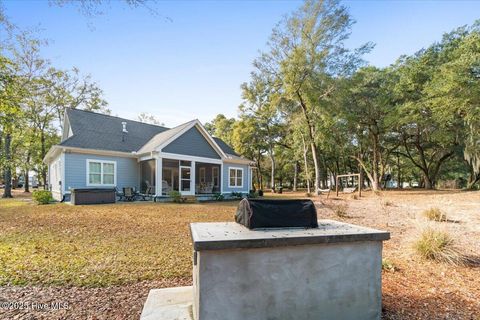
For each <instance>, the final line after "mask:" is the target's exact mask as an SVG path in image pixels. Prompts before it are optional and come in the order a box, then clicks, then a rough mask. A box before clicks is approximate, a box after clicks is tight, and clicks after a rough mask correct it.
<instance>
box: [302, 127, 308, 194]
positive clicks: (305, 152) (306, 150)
mask: <svg viewBox="0 0 480 320" xmlns="http://www.w3.org/2000/svg"><path fill="white" fill-rule="evenodd" d="M302 142H303V161H304V163H305V179H306V180H307V193H310V174H309V172H308V148H307V145H306V143H305V138H304V137H303V134H302Z"/></svg>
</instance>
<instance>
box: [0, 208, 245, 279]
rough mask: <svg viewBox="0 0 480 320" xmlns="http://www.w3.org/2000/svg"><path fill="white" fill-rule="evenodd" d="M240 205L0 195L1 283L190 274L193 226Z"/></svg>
mask: <svg viewBox="0 0 480 320" xmlns="http://www.w3.org/2000/svg"><path fill="white" fill-rule="evenodd" d="M236 205H237V202H225V203H209V204H153V203H131V204H115V205H93V206H71V205H67V204H51V205H47V206H39V205H35V204H33V203H31V202H30V203H29V202H25V201H23V200H20V199H18V200H16V199H14V200H3V199H2V200H0V285H7V284H12V285H32V284H35V285H74V286H109V285H115V284H125V283H134V282H138V281H142V280H153V279H162V278H184V277H190V276H191V268H192V266H191V264H192V262H191V255H192V248H191V240H190V232H189V223H190V222H195V221H225V220H232V217H233V214H234V213H235V209H236Z"/></svg>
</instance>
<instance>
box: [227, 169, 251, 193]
mask: <svg viewBox="0 0 480 320" xmlns="http://www.w3.org/2000/svg"><path fill="white" fill-rule="evenodd" d="M230 168H242V169H243V187H242V188H230V187H229V186H228V185H229V180H228V171H229V169H230ZM249 175H250V168H249V167H248V166H247V165H241V164H233V163H223V178H222V185H223V187H222V189H223V192H224V193H230V192H243V193H245V192H248V191H250V176H249Z"/></svg>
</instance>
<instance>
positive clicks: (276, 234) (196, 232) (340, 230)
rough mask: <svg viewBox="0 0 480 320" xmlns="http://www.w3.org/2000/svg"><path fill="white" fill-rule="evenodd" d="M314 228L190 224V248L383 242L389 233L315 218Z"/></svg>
mask: <svg viewBox="0 0 480 320" xmlns="http://www.w3.org/2000/svg"><path fill="white" fill-rule="evenodd" d="M318 225H319V227H318V228H312V229H303V228H287V229H285V228H282V229H256V230H249V229H248V228H246V227H244V226H243V225H240V224H238V223H235V222H212V223H192V224H190V229H191V234H192V240H193V248H194V250H196V251H201V250H224V249H240V248H244V249H248V248H268V247H283V246H296V245H309V244H322V243H338V242H352V241H383V240H388V239H390V233H389V232H387V231H381V230H376V229H371V228H366V227H361V226H356V225H352V224H348V223H343V222H338V221H334V220H319V221H318Z"/></svg>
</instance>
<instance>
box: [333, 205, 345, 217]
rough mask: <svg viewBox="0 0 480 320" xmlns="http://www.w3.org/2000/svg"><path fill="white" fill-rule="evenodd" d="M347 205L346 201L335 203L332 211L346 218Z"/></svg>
mask: <svg viewBox="0 0 480 320" xmlns="http://www.w3.org/2000/svg"><path fill="white" fill-rule="evenodd" d="M347 209H348V206H347V204H346V203H341V204H336V205H334V206H333V212H335V214H336V215H337V216H339V217H341V218H346V217H347V216H348V212H347Z"/></svg>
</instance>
